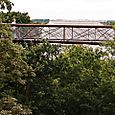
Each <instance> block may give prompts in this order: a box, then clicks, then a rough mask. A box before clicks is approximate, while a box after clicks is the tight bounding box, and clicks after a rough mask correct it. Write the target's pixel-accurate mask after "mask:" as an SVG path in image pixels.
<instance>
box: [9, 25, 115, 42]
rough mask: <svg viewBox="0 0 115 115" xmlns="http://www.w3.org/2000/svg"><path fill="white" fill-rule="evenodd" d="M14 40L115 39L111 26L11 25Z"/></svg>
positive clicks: (114, 31)
mask: <svg viewBox="0 0 115 115" xmlns="http://www.w3.org/2000/svg"><path fill="white" fill-rule="evenodd" d="M11 26H12V31H13V34H14V39H16V40H27V39H28V40H32V39H34V40H41V39H48V40H49V41H68V42H69V41H74V42H75V41H108V40H113V38H114V37H115V30H114V29H113V28H112V26H110V25H106V26H105V25H48V24H11Z"/></svg>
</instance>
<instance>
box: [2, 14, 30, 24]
mask: <svg viewBox="0 0 115 115" xmlns="http://www.w3.org/2000/svg"><path fill="white" fill-rule="evenodd" d="M0 16H1V19H2V22H3V23H12V22H13V20H14V19H15V20H16V23H24V24H26V23H32V21H31V19H30V16H29V15H28V13H27V12H26V13H21V12H7V13H4V12H1V13H0Z"/></svg>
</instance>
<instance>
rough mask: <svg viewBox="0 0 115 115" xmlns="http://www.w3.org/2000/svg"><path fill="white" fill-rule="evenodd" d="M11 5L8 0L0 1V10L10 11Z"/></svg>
mask: <svg viewBox="0 0 115 115" xmlns="http://www.w3.org/2000/svg"><path fill="white" fill-rule="evenodd" d="M13 5H14V4H13V3H12V2H11V1H10V0H0V9H3V10H4V9H7V10H8V11H11V9H12V6H13Z"/></svg>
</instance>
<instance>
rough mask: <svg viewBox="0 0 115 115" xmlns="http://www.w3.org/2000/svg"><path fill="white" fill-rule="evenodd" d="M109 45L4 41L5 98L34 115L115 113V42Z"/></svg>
mask: <svg viewBox="0 0 115 115" xmlns="http://www.w3.org/2000/svg"><path fill="white" fill-rule="evenodd" d="M104 46H105V48H106V50H105V52H104V51H102V50H101V48H98V49H95V50H94V49H93V48H90V47H86V46H82V45H72V46H57V45H52V44H49V43H48V42H43V43H42V44H36V45H35V44H26V43H24V44H22V45H21V44H14V43H12V41H10V40H9V41H1V42H0V92H1V94H0V98H1V100H2V99H3V98H4V97H7V96H8V95H9V96H11V97H13V98H16V100H18V101H16V103H17V104H19V103H20V104H21V105H22V106H23V105H26V108H30V109H31V110H32V112H33V114H34V115H42V114H43V115H84V114H85V115H114V114H115V58H114V56H113V57H110V54H112V53H111V51H112V52H113V51H114V50H115V49H114V47H115V44H110V43H107V44H106V45H105V44H104ZM101 47H102V46H101ZM14 102H15V101H14ZM5 107H7V105H5ZM10 107H11V106H10ZM22 108H23V107H22Z"/></svg>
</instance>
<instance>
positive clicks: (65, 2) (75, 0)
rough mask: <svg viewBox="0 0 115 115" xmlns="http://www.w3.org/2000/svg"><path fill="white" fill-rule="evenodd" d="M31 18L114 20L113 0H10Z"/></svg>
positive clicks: (16, 9) (14, 7)
mask: <svg viewBox="0 0 115 115" xmlns="http://www.w3.org/2000/svg"><path fill="white" fill-rule="evenodd" d="M11 1H12V2H13V3H14V6H13V11H20V12H28V14H29V16H30V17H31V19H69V20H79V19H80V20H82V19H83V20H84V19H89V20H115V0H11Z"/></svg>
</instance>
